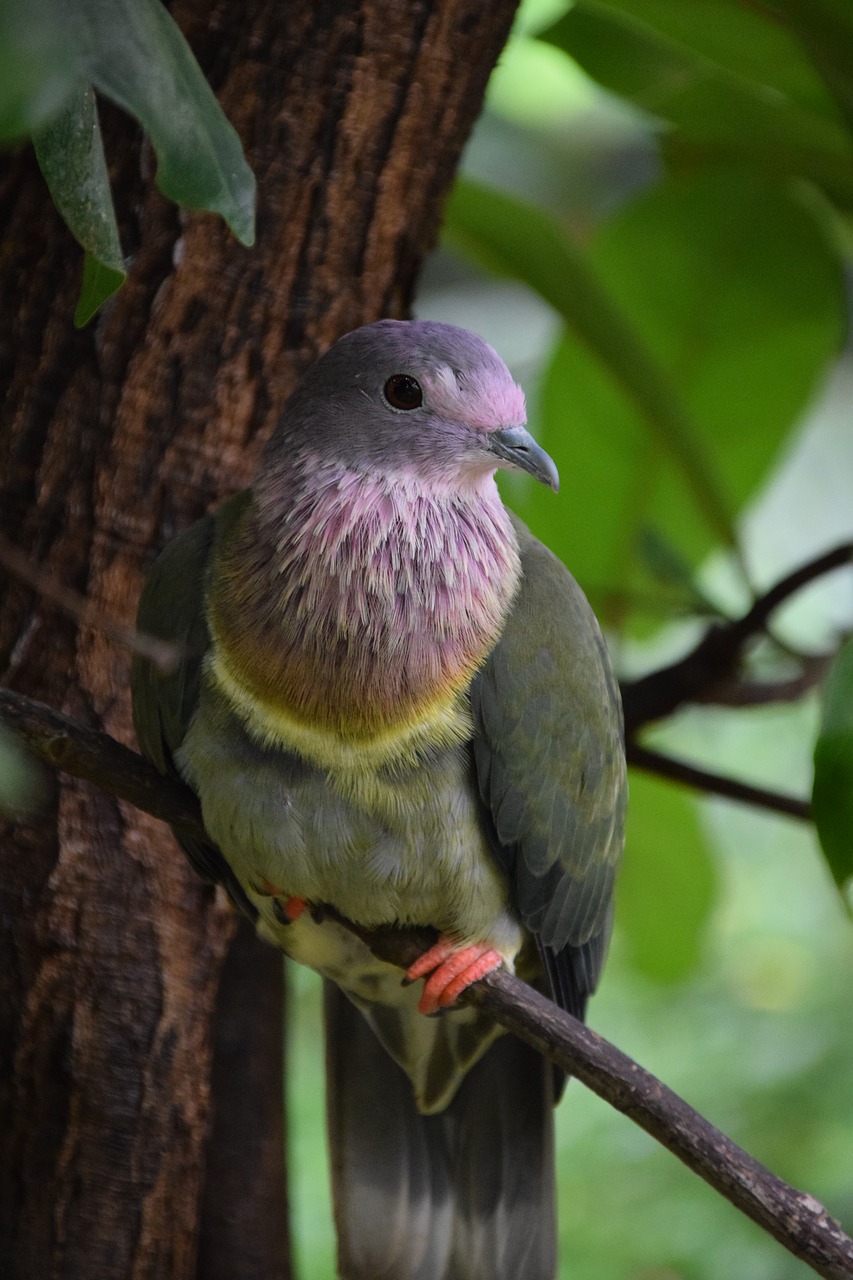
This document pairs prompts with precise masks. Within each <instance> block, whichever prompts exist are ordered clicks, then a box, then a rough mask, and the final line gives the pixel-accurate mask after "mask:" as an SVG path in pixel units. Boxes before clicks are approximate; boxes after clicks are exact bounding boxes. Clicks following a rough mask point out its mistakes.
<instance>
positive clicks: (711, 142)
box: [544, 0, 853, 205]
mask: <svg viewBox="0 0 853 1280" xmlns="http://www.w3.org/2000/svg"><path fill="white" fill-rule="evenodd" d="M544 38H545V39H547V40H548V41H550V42H552V43H554V44H556V45H558V46H559V47H560V48H562V49H564V50H565V51H566V52H567V53H569V54H570V55H571V56H572V57H573V58H575V59H576V61H577V62H579V63H580V65H581V66H582V67H583V68H584V70H586V71H587V72H588V73H589V74H590V75H591V76H592V77H593V78H594V79H596V80H598V81H599V82H600V83H601V84H603V85H604V86H605V87H606V88H608V89H611V90H612V91H613V92H615V93H618V94H621V95H622V96H624V97H627V98H629V99H631V101H633V102H634V103H635V104H636V105H638V106H640V107H642V108H643V109H645V110H647V111H650V112H652V113H653V114H654V115H656V116H659V117H660V118H661V119H663V120H666V121H669V122H671V123H672V124H673V125H675V126H677V129H676V131H675V132H674V133H672V134H669V135H667V137H666V144H665V145H666V149H667V150H668V152H669V154H670V156H671V157H672V158H674V159H678V160H680V161H681V162H682V163H687V164H689V165H691V166H693V165H695V163H696V158H697V152H698V153H700V154H701V153H702V152H705V153H707V154H710V155H711V156H716V157H718V158H719V157H728V158H730V159H737V160H740V159H744V160H746V161H747V162H748V163H749V164H750V165H751V166H753V167H757V168H759V169H762V170H764V171H765V172H769V173H774V174H778V173H787V174H791V175H802V176H805V177H808V178H811V179H812V180H813V181H815V182H817V183H819V184H820V185H821V186H823V187H824V188H825V189H826V190H827V191H828V192H829V193H830V194H831V195H832V196H833V197H834V198H836V199H838V200H840V201H842V202H844V203H845V204H847V205H850V204H853V171H851V163H853V149H852V148H851V143H850V137H849V135H848V133H847V132H846V131H845V129H844V128H843V127H842V124H841V122H840V120H839V118H838V113H837V110H836V108H835V106H834V104H833V102H832V98H831V96H830V94H829V93H828V92H827V90H826V88H825V87H824V85H823V84H822V83H821V80H820V78H819V77H818V75H817V74H816V72H815V70H814V68H813V66H812V65H811V62H810V60H809V57H808V55H807V53H806V51H805V50H804V49H803V47H802V45H801V44H800V43H799V42H798V41H797V40H796V39H795V38H793V37H792V36H791V35H790V33H789V32H788V31H786V30H785V29H784V28H783V27H782V26H780V25H779V24H778V22H774V21H773V17H772V15H770V16H769V18H764V17H760V16H759V15H758V14H757V13H755V12H754V11H751V10H747V9H746V8H745V7H744V6H740V5H737V4H735V3H733V2H727V0H705V2H703V3H691V4H689V5H684V4H677V3H675V2H674V0H673V3H666V2H665V0H656V2H652V3H649V4H646V3H644V2H641V0H624V2H618V3H617V2H616V0H614V3H595V2H594V0H581V3H578V4H576V5H575V6H574V7H573V8H572V9H571V10H570V11H569V12H568V13H567V14H566V15H565V16H564V17H563V18H562V19H560V21H559V22H557V23H556V24H555V25H554V26H553V27H552V28H550V30H548V31H547V32H545V33H544ZM848 65H849V64H848Z"/></svg>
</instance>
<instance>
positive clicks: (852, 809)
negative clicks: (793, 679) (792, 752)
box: [812, 639, 853, 888]
mask: <svg viewBox="0 0 853 1280" xmlns="http://www.w3.org/2000/svg"><path fill="white" fill-rule="evenodd" d="M812 807H813V812H814V820H815V826H816V827H817V833H818V836H819V837H820V843H821V846H822V847H823V851H824V853H825V854H826V860H827V862H828V863H829V867H830V870H831V871H832V874H833V876H834V877H835V881H836V883H837V884H838V885H839V887H842V888H843V887H844V885H845V884H846V883H847V881H848V880H850V878H851V877H853V639H851V640H848V641H847V643H846V644H845V645H844V646H843V648H842V649H841V651H840V653H839V654H838V656H837V657H836V659H835V661H834V662H833V664H832V669H831V670H830V673H829V676H828V678H827V681H826V686H825V688H824V695H823V716H822V719H821V725H820V731H819V733H818V738H817V743H816V745H815V753H814V787H813V790H812Z"/></svg>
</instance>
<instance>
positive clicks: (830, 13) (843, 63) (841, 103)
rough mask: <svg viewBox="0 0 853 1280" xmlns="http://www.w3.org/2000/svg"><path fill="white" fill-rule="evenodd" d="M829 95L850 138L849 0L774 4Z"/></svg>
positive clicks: (852, 58) (852, 11) (852, 37)
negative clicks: (798, 40) (800, 44)
mask: <svg viewBox="0 0 853 1280" xmlns="http://www.w3.org/2000/svg"><path fill="white" fill-rule="evenodd" d="M774 7H775V9H776V10H777V12H778V13H779V14H781V15H782V16H783V17H784V18H785V19H787V21H788V22H789V24H790V26H791V29H792V30H793V31H795V32H796V34H797V35H798V36H799V38H800V41H801V42H802V45H803V47H804V49H806V50H807V51H808V54H809V57H810V58H811V60H812V62H813V63H814V65H815V67H816V69H817V71H818V72H819V73H820V75H821V77H822V78H823V82H824V84H825V85H826V88H827V89H828V90H829V92H830V93H831V95H832V97H833V99H834V101H835V104H836V106H837V108H838V111H839V113H840V115H841V117H842V119H843V120H844V121H845V122H846V125H847V132H848V133H849V134H850V135H851V136H853V75H851V70H850V69H851V67H853V8H851V6H850V3H849V0H809V3H808V4H803V0H775V6H774Z"/></svg>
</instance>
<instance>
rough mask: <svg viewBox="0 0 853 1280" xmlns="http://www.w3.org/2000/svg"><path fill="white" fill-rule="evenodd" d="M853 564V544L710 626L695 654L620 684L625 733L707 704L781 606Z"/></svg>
mask: <svg viewBox="0 0 853 1280" xmlns="http://www.w3.org/2000/svg"><path fill="white" fill-rule="evenodd" d="M851 562H853V542H843V543H840V544H839V545H838V546H837V547H833V549H832V550H831V551H827V552H825V553H824V554H823V555H821V556H818V557H817V558H816V559H815V560H810V561H809V562H808V564H804V565H801V566H800V568H799V569H796V570H794V572H793V573H789V574H788V575H787V576H786V577H784V578H782V579H781V580H780V581H779V582H777V583H776V584H775V585H774V586H772V587H771V588H770V589H769V590H768V591H766V592H765V593H764V594H763V595H762V596H760V597H759V598H758V599H757V600H756V601H755V603H754V604H753V605H752V607H751V608H750V609H749V610H748V611H747V612H746V613H745V614H744V615H743V617H742V618H737V619H735V620H734V621H733V622H725V623H716V624H714V625H713V626H711V627H710V628H709V629H708V631H707V632H706V633H705V635H704V636H703V637H702V639H701V640H700V641H699V643H698V644H697V645H696V647H695V648H694V649H692V650H691V652H690V653H688V654H687V655H686V656H685V657H683V658H681V659H679V661H678V662H674V663H672V664H671V665H670V666H667V667H661V668H659V670H657V671H652V672H650V673H649V675H647V676H642V677H641V678H640V679H638V680H626V681H624V682H623V683H622V703H623V706H624V709H625V731H626V734H627V735H628V737H629V738H630V737H631V736H633V735H634V734H636V732H637V730H638V729H641V728H642V727H643V726H644V725H646V724H650V723H652V722H653V721H655V720H662V719H664V718H665V717H666V716H669V715H672V713H673V712H674V711H677V710H678V708H679V707H682V706H684V705H685V703H688V702H700V701H709V700H711V699H712V698H713V694H714V690H715V688H716V687H717V686H719V685H721V684H722V683H723V682H725V683H726V684H728V683H729V682H730V678H731V676H732V673H733V672H734V670H735V668H736V666H737V663H738V662H739V660H740V658H741V654H742V651H743V648H744V646H745V645H746V643H747V641H749V640H750V639H751V638H752V637H753V636H755V635H758V634H759V633H760V632H761V631H763V630H764V628H765V625H766V623H767V621H768V619H769V617H770V615H771V614H772V613H773V612H774V610H776V609H778V608H779V606H780V605H781V604H783V603H784V602H785V601H786V600H788V599H790V597H791V596H792V595H794V594H795V593H796V592H797V591H800V590H801V589H802V588H803V587H804V586H806V585H808V583H810V582H814V581H815V580H816V579H817V578H820V577H822V576H823V575H824V574H827V573H831V572H832V571H833V570H835V569H841V568H844V567H845V566H847V565H850V564H851Z"/></svg>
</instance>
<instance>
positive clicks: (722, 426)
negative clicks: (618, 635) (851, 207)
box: [519, 171, 845, 622]
mask: <svg viewBox="0 0 853 1280" xmlns="http://www.w3.org/2000/svg"><path fill="white" fill-rule="evenodd" d="M590 262H591V265H592V266H593V267H594V268H595V269H596V270H597V273H598V276H599V278H600V279H601V281H602V283H603V285H604V288H605V289H606V290H607V291H608V292H609V294H610V295H611V296H612V297H613V298H614V299H615V300H616V303H617V304H618V305H619V307H620V309H621V311H622V313H623V314H624V316H626V317H627V320H628V321H629V323H630V324H631V325H632V327H633V328H634V330H635V331H636V332H637V333H639V334H640V335H641V337H642V339H643V340H644V342H645V344H646V345H647V347H648V349H649V350H650V351H651V352H652V354H653V357H654V358H655V360H656V361H657V362H658V364H659V366H660V367H661V368H662V369H663V371H664V372H665V373H666V374H668V375H669V377H670V379H671V380H672V382H673V383H674V384H675V385H677V386H678V389H679V392H680V394H681V396H682V398H683V401H684V404H685V405H686V412H687V414H688V415H689V420H690V423H691V429H692V430H693V431H694V432H695V433H696V436H695V441H694V444H695V448H696V451H697V452H700V451H701V453H703V454H704V456H705V457H706V459H707V460H708V461H707V465H708V484H709V485H710V486H711V487H712V488H713V490H714V492H715V493H717V494H720V495H721V500H722V502H723V503H724V504H725V505H726V507H727V508H728V509H729V510H730V511H732V512H737V511H739V510H740V509H741V508H742V507H743V505H744V503H745V502H746V500H747V499H748V498H749V497H750V495H751V494H752V493H754V491H755V489H756V487H757V485H758V484H759V483H760V482H761V481H762V479H764V477H765V476H766V475H767V473H768V469H769V467H770V466H771V464H772V463H773V461H774V459H775V458H776V457H777V456H778V453H779V449H780V446H781V445H782V443H783V442H784V441H785V439H786V438H787V436H788V434H789V432H790V430H791V428H792V426H793V425H794V424H795V423H796V422H797V421H798V419H799V416H800V415H801V413H802V412H803V410H804V409H805V407H806V406H807V404H808V401H809V398H810V396H811V395H812V394H813V393H814V390H815V387H816V384H817V382H818V380H819V378H820V377H821V375H822V373H823V372H824V371H825V369H826V368H827V366H828V363H829V361H830V360H831V359H832V358H833V356H834V355H835V354H836V353H837V351H838V350H839V348H840V344H841V342H842V339H843V334H844V328H845V306H844V293H843V278H842V268H841V264H840V262H839V261H838V258H837V256H836V253H835V251H834V249H833V248H832V246H831V245H830V244H829V242H828V241H827V238H826V237H825V235H824V233H823V228H822V226H821V224H820V223H819V222H817V221H815V219H814V218H813V217H812V214H811V211H810V208H809V206H808V205H805V204H800V203H799V202H798V200H797V199H796V198H795V197H793V196H791V195H788V194H787V193H785V192H784V191H782V190H779V189H778V188H776V187H774V186H772V185H770V184H768V183H766V182H764V181H762V180H760V179H756V178H752V177H749V176H747V175H746V174H744V173H743V172H731V171H721V172H710V173H702V174H699V175H697V176H696V177H694V178H691V179H690V180H675V179H672V180H669V181H666V182H664V183H662V184H661V185H660V186H659V187H657V188H656V189H655V190H653V191H652V192H650V193H648V194H646V195H645V196H643V197H641V198H640V199H639V200H637V201H636V202H635V203H633V204H632V205H631V206H629V207H626V208H625V209H624V210H622V211H621V212H620V213H619V214H618V215H617V216H616V217H615V218H614V219H612V220H611V222H610V223H608V224H607V225H606V226H605V227H604V228H602V230H601V232H600V234H599V235H598V236H597V237H596V239H595V241H594V243H593V245H592V246H591V249H590ZM540 416H541V422H540V427H539V430H540V435H541V437H542V440H543V443H544V444H545V446H546V447H547V448H548V449H549V451H550V452H551V453H552V454H553V455H554V458H555V460H556V462H557V465H558V467H559V469H560V474H561V477H562V484H563V488H562V501H561V503H560V504H559V506H560V512H559V513H558V512H556V511H553V512H552V514H551V523H550V524H549V525H548V526H543V525H542V524H541V523H540V522H539V520H538V519H536V518H534V517H533V516H532V514H531V513H528V512H527V510H526V509H525V507H524V503H523V501H522V503H520V504H519V506H520V514H521V515H522V516H523V517H524V518H525V519H527V518H528V517H530V519H531V522H532V523H533V524H534V525H535V526H536V527H537V532H539V534H540V536H543V537H545V538H547V540H548V541H549V544H550V545H551V546H553V547H554V549H555V550H556V551H557V552H558V554H560V555H561V556H563V558H564V559H565V560H566V563H568V564H569V565H570V567H571V568H572V570H573V571H574V572H575V573H576V574H577V575H578V576H579V577H580V578H581V580H582V581H583V582H584V583H585V584H587V585H588V586H590V587H592V588H596V587H598V588H602V587H604V586H605V585H607V586H608V587H611V588H612V587H618V588H620V589H627V591H628V592H629V593H630V594H631V595H637V594H639V595H641V596H642V595H648V593H649V591H650V590H652V589H653V588H654V585H655V584H654V582H653V581H652V580H651V579H650V577H649V575H648V573H647V572H646V569H645V567H644V565H643V563H642V547H643V542H644V539H645V537H646V534H647V531H648V530H649V529H653V530H655V532H656V534H657V536H658V537H663V538H664V539H665V541H666V542H667V543H669V544H670V545H671V546H672V547H673V548H677V550H678V552H679V553H680V555H681V556H682V557H686V559H687V560H688V561H689V562H690V563H691V564H693V565H697V564H698V563H699V562H700V560H701V559H702V558H703V557H704V556H705V554H707V552H708V551H709V550H710V549H711V547H712V545H713V542H714V532H715V531H714V530H713V528H712V527H711V526H710V525H709V522H708V521H707V519H706V518H705V512H704V510H703V508H702V507H701V506H700V504H699V501H698V494H697V492H696V490H695V489H694V488H691V487H690V486H687V485H685V483H684V474H683V468H682V467H680V466H679V463H678V459H677V457H676V456H675V454H674V453H673V451H672V450H671V449H670V448H669V447H668V443H667V440H666V438H665V437H663V436H661V434H660V433H654V432H650V431H649V426H648V422H647V420H646V419H645V418H644V416H643V415H642V414H640V413H639V412H638V409H637V405H636V403H634V402H632V400H631V399H630V398H629V397H628V396H627V395H626V393H625V388H624V385H623V384H622V383H621V382H620V381H619V380H618V379H617V378H615V377H614V376H613V372H612V369H611V368H609V367H607V366H605V365H604V364H602V362H601V361H600V360H599V359H597V358H595V356H594V355H593V354H592V353H591V352H590V350H589V348H588V346H587V345H586V344H585V343H583V342H582V341H580V340H579V338H578V336H577V334H576V333H573V332H567V333H566V334H565V336H564V338H563V339H562V341H561V342H560V344H559V346H558V348H557V351H556V353H555V356H554V359H553V361H552V364H551V367H550V370H549V371H548V373H547V374H546V378H545V382H544V386H543V390H542V395H541V403H540ZM537 515H538V513H537ZM622 616H623V614H622V612H621V611H616V610H614V611H612V612H611V614H610V620H611V621H613V622H619V621H620V620H621V619H622Z"/></svg>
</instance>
